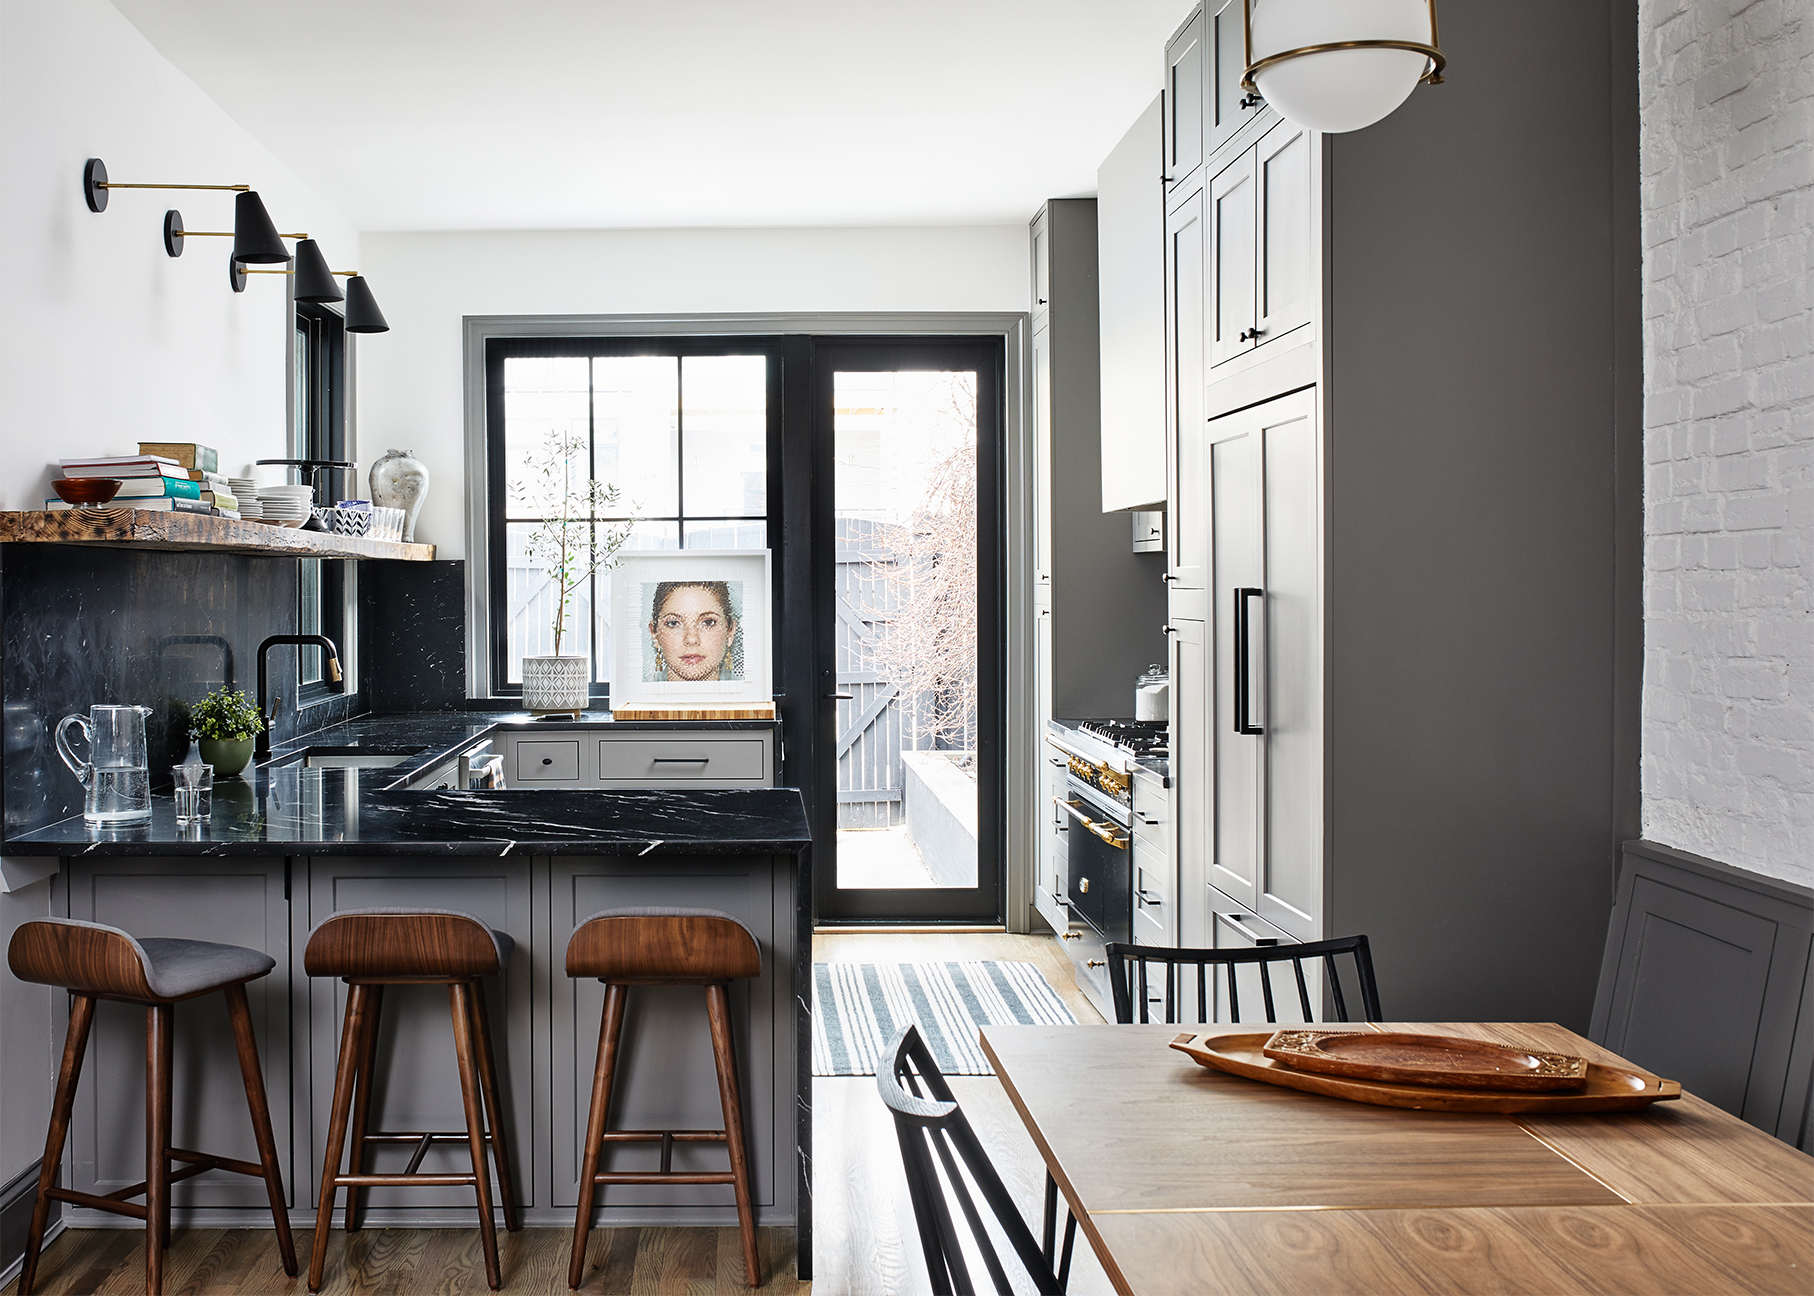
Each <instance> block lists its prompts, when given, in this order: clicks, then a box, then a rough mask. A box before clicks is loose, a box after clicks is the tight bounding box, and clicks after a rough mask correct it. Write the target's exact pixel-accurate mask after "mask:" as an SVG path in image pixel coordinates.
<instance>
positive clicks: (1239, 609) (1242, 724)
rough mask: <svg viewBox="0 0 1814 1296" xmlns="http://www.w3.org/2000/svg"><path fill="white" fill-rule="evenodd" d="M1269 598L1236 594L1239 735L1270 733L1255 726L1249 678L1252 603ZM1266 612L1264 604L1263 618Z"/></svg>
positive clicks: (1257, 592) (1244, 590)
mask: <svg viewBox="0 0 1814 1296" xmlns="http://www.w3.org/2000/svg"><path fill="white" fill-rule="evenodd" d="M1265 597H1266V591H1265V590H1262V589H1251V588H1239V589H1236V590H1235V633H1234V639H1235V643H1234V649H1235V651H1234V659H1235V678H1234V685H1235V705H1234V712H1235V717H1234V718H1235V732H1236V733H1238V734H1261V733H1265V732H1266V730H1265V729H1264V728H1262V727H1261V726H1259V725H1257V724H1254V723H1253V716H1252V714H1251V713H1252V710H1253V698H1252V697H1251V696H1250V692H1251V689H1250V684H1251V681H1250V679H1249V677H1250V676H1251V675H1252V674H1253V671H1252V669H1251V667H1252V662H1251V657H1250V644H1249V642H1248V641H1249V639H1250V638H1251V637H1252V636H1251V634H1250V633H1249V631H1250V626H1249V625H1248V608H1249V607H1251V606H1252V604H1251V603H1250V601H1249V600H1252V599H1256V598H1257V599H1264V598H1265ZM1265 609H1266V605H1265V603H1263V602H1262V603H1261V604H1260V610H1261V613H1262V614H1264V612H1265Z"/></svg>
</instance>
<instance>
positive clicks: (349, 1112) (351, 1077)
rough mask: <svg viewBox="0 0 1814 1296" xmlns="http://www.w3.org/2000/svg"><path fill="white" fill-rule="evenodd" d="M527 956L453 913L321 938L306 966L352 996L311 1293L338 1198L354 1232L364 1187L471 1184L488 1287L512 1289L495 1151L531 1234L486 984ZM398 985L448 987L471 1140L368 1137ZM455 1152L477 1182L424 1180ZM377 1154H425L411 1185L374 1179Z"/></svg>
mask: <svg viewBox="0 0 1814 1296" xmlns="http://www.w3.org/2000/svg"><path fill="white" fill-rule="evenodd" d="M515 947H516V942H515V941H513V940H512V939H511V938H510V937H509V936H507V935H506V934H505V933H503V932H499V931H493V930H491V929H490V928H489V927H487V926H485V924H483V923H481V922H480V921H479V920H478V919H477V918H474V917H473V916H472V915H471V914H463V913H457V912H455V911H453V910H451V909H389V908H385V909H342V910H341V911H340V912H339V913H336V914H334V915H333V916H331V917H329V918H327V919H325V920H324V921H323V922H322V923H321V924H320V925H319V926H317V927H316V928H315V930H314V931H312V932H310V933H309V943H308V948H307V949H306V950H305V951H304V953H303V956H302V963H303V969H304V971H306V972H307V973H308V974H309V975H310V976H312V977H317V976H319V977H339V978H340V979H341V980H342V981H345V982H346V983H347V985H349V986H350V987H352V988H351V990H350V991H349V992H348V994H347V1000H346V1017H345V1019H344V1020H343V1021H342V1023H341V1028H340V1064H339V1067H338V1068H337V1069H336V1070H335V1072H334V1103H333V1108H332V1114H331V1117H330V1119H329V1122H328V1142H327V1149H326V1155H325V1156H323V1158H322V1175H321V1206H320V1209H319V1210H318V1211H317V1212H316V1215H315V1245H314V1248H313V1251H312V1253H311V1255H310V1257H309V1291H311V1292H316V1291H319V1290H320V1289H321V1275H322V1271H323V1269H324V1268H325V1267H326V1264H327V1253H328V1233H329V1232H330V1231H331V1229H332V1227H333V1216H334V1197H335V1195H336V1193H337V1192H338V1190H339V1189H340V1188H341V1187H343V1186H344V1187H345V1188H346V1216H345V1221H346V1229H347V1232H349V1233H353V1232H357V1231H358V1228H359V1224H358V1214H359V1190H360V1189H361V1188H379V1187H398V1186H402V1185H408V1184H424V1185H432V1184H452V1185H466V1184H470V1185H471V1186H472V1190H473V1193H474V1195H475V1196H476V1197H477V1198H478V1204H479V1238H480V1240H481V1242H482V1244H483V1248H484V1252H485V1280H486V1281H487V1282H488V1283H489V1284H490V1285H491V1289H492V1290H493V1291H496V1290H497V1288H498V1286H499V1284H500V1283H501V1282H502V1277H501V1274H500V1272H499V1269H498V1239H497V1231H496V1229H495V1227H494V1226H493V1223H492V1218H491V1175H490V1173H489V1171H488V1168H487V1162H486V1152H485V1149H486V1145H487V1144H488V1143H489V1144H490V1147H491V1156H492V1158H493V1159H494V1160H495V1162H496V1165H497V1174H498V1196H499V1198H500V1204H501V1205H502V1206H503V1208H504V1227H505V1228H506V1229H508V1230H510V1231H511V1232H512V1233H514V1232H516V1231H517V1229H519V1228H521V1227H522V1221H521V1219H520V1217H519V1214H518V1210H517V1200H516V1192H515V1190H514V1189H513V1188H512V1186H511V1178H510V1145H509V1139H508V1136H507V1135H506V1134H505V1130H504V1127H505V1123H506V1122H505V1118H504V1113H503V1111H502V1109H501V1108H500V1106H499V1104H498V1075H497V1066H496V1062H495V1060H494V1055H493V1051H492V1047H491V1022H490V1019H489V1017H488V1016H487V1013H486V1010H485V987H484V985H483V983H482V981H481V978H483V977H488V976H496V975H498V974H499V973H500V972H502V971H503V970H504V968H505V967H506V966H508V965H509V963H510V954H511V951H512V950H513V949H514V948H515ZM387 985H444V986H446V987H447V998H448V1005H449V1008H450V1010H451V1012H452V1014H453V1035H454V1053H455V1055H456V1056H457V1057H458V1059H459V1065H460V1092H461V1096H462V1097H463V1098H464V1100H465V1106H466V1128H465V1129H464V1130H459V1131H434V1130H429V1131H422V1130H418V1131H415V1132H412V1133H395V1132H393V1133H374V1132H372V1131H370V1130H368V1129H367V1128H366V1117H367V1115H368V1113H369V1112H370V1110H371V1100H372V1082H373V1072H374V1055H375V1053H376V1049H377V1042H378V1018H379V1014H380V1013H381V1012H382V1010H383V1005H384V987H385V986H387ZM355 1088H357V1091H358V1096H357V1101H355V1098H354V1090H355ZM481 1100H482V1103H481ZM481 1107H482V1110H481ZM349 1129H350V1131H351V1134H352V1144H353V1146H352V1151H351V1155H350V1156H349V1157H348V1166H347V1171H346V1173H344V1174H342V1173H341V1172H340V1157H341V1152H342V1151H343V1150H344V1149H345V1145H346V1141H347V1134H348V1131H349ZM453 1141H459V1142H464V1143H465V1144H466V1145H467V1147H468V1149H469V1150H470V1151H471V1154H472V1173H471V1174H423V1173H418V1171H417V1167H418V1166H420V1165H421V1164H422V1158H423V1157H424V1156H426V1155H427V1154H428V1150H429V1148H430V1146H431V1145H433V1144H434V1143H437V1142H453ZM369 1143H411V1144H414V1145H415V1151H414V1153H413V1154H412V1155H411V1157H410V1161H409V1165H408V1167H407V1168H405V1170H404V1171H403V1173H401V1174H366V1173H365V1148H366V1145H367V1144H369Z"/></svg>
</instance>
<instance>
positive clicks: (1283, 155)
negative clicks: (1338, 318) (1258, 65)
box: [1207, 122, 1318, 368]
mask: <svg viewBox="0 0 1814 1296" xmlns="http://www.w3.org/2000/svg"><path fill="white" fill-rule="evenodd" d="M1315 142H1316V137H1315V134H1314V133H1313V132H1311V131H1308V130H1306V129H1304V128H1303V127H1301V126H1296V125H1293V124H1292V123H1290V122H1280V123H1279V124H1278V125H1276V126H1274V127H1273V128H1272V129H1271V130H1269V131H1267V132H1266V134H1265V135H1263V136H1261V137H1260V139H1259V140H1258V141H1257V142H1256V143H1255V144H1254V145H1253V147H1252V148H1249V149H1248V150H1247V151H1246V152H1244V153H1242V154H1240V155H1239V156H1238V157H1236V158H1235V159H1234V160H1232V161H1231V162H1229V163H1228V165H1227V166H1224V167H1223V168H1221V170H1219V171H1217V172H1216V173H1215V175H1214V176H1213V177H1212V178H1211V180H1210V182H1209V203H1208V213H1209V233H1208V240H1209V255H1208V261H1207V265H1208V270H1209V282H1208V293H1209V337H1208V342H1209V364H1210V366H1211V368H1214V367H1215V366H1217V365H1220V364H1224V363H1226V362H1227V361H1229V360H1233V359H1235V358H1237V357H1239V356H1243V355H1246V354H1247V353H1249V352H1251V351H1253V350H1255V349H1256V348H1259V347H1262V346H1268V345H1271V344H1272V343H1275V342H1277V341H1278V340H1279V339H1281V338H1283V337H1286V336H1287V335H1289V334H1290V333H1292V332H1293V331H1294V330H1296V329H1299V328H1301V327H1303V326H1304V325H1306V324H1308V323H1309V322H1310V318H1311V307H1312V305H1313V300H1312V299H1313V293H1314V291H1315V288H1316V284H1317V280H1318V277H1317V275H1316V274H1315V273H1314V271H1315V267H1314V265H1313V263H1312V256H1313V251H1314V249H1313V238H1314V228H1313V224H1312V216H1313V208H1312V202H1313V196H1312V191H1313V176H1312V168H1311V160H1312V154H1313V150H1314V147H1315Z"/></svg>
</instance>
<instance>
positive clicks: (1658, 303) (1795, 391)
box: [1639, 0, 1814, 884]
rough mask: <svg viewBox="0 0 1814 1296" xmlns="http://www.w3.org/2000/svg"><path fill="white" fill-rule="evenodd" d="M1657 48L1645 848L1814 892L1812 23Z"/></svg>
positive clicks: (1647, 171) (1731, 18) (1734, 23)
mask: <svg viewBox="0 0 1814 1296" xmlns="http://www.w3.org/2000/svg"><path fill="white" fill-rule="evenodd" d="M1639 40H1640V51H1639V93H1640V95H1641V100H1642V122H1643V142H1642V146H1641V147H1642V154H1641V165H1642V172H1643V220H1644V351H1645V356H1644V359H1645V365H1644V369H1645V373H1644V383H1645V401H1644V425H1645V451H1646V469H1645V473H1646V481H1645V545H1646V552H1645V563H1644V568H1645V571H1644V613H1645V634H1644V721H1643V724H1644V733H1643V785H1644V790H1643V797H1644V835H1645V836H1646V837H1649V838H1650V839H1652V840H1653V841H1658V842H1663V843H1665V844H1667V845H1670V846H1675V847H1678V848H1680V849H1683V850H1689V851H1694V852H1696V853H1698V854H1701V855H1707V856H1710V857H1712V858H1714V859H1717V860H1721V861H1723V862H1725V863H1728V864H1733V865H1736V866H1738V867H1740V868H1745V869H1750V870H1753V871H1755V872H1758V873H1764V874H1767V875H1769V876H1772V877H1777V878H1784V879H1788V880H1791V881H1796V882H1801V883H1803V884H1814V613H1811V612H1810V597H1809V577H1810V568H1811V567H1814V346H1811V345H1810V313H1811V311H1814V275H1811V273H1810V259H1811V258H1814V234H1811V230H1814V129H1811V123H1814V8H1811V7H1810V5H1809V4H1808V0H1641V2H1640V5H1639Z"/></svg>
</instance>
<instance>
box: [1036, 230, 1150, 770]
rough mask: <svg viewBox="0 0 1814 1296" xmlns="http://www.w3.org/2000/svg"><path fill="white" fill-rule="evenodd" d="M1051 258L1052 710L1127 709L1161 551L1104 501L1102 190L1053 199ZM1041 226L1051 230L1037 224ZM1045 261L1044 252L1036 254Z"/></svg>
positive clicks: (1040, 436)
mask: <svg viewBox="0 0 1814 1296" xmlns="http://www.w3.org/2000/svg"><path fill="white" fill-rule="evenodd" d="M1032 228H1033V231H1034V232H1035V234H1036V236H1037V237H1038V238H1039V239H1041V240H1043V241H1042V244H1041V245H1042V246H1043V247H1044V248H1045V256H1046V259H1047V261H1048V262H1049V275H1050V284H1051V289H1050V291H1051V294H1052V296H1051V303H1050V312H1049V314H1048V315H1047V317H1046V319H1045V322H1044V324H1043V325H1041V324H1040V322H1039V321H1037V320H1036V321H1035V323H1034V329H1033V344H1032V362H1033V373H1032V378H1033V428H1032V434H1033V456H1032V458H1033V462H1034V490H1033V517H1034V533H1035V542H1034V547H1035V552H1036V554H1038V557H1037V558H1036V566H1037V568H1038V571H1039V572H1040V573H1043V575H1044V578H1045V579H1043V580H1042V579H1040V578H1039V577H1037V576H1036V578H1035V591H1034V600H1033V601H1034V605H1035V606H1036V607H1046V608H1049V609H1050V616H1049V618H1048V631H1049V643H1050V658H1051V674H1050V692H1051V706H1052V710H1051V711H1050V712H1048V713H1044V714H1041V715H1039V716H1038V717H1036V720H1035V728H1034V735H1033V738H1034V741H1035V742H1037V741H1038V735H1039V734H1041V733H1043V732H1044V730H1045V721H1046V719H1047V718H1049V716H1050V715H1058V716H1066V717H1084V716H1112V715H1126V714H1127V713H1128V711H1129V708H1130V707H1131V706H1132V705H1133V689H1134V680H1135V678H1136V677H1137V676H1138V675H1139V674H1140V672H1141V671H1142V670H1143V669H1144V668H1145V667H1146V665H1147V664H1148V663H1149V662H1152V661H1154V660H1156V658H1157V656H1158V650H1159V648H1160V626H1161V625H1162V624H1163V622H1164V619H1165V602H1164V593H1163V589H1162V587H1161V585H1160V583H1159V580H1158V576H1159V568H1160V560H1159V558H1158V556H1157V555H1151V554H1136V553H1133V552H1131V551H1130V547H1129V543H1128V522H1127V519H1126V517H1124V516H1122V515H1121V514H1118V513H1104V512H1103V510H1102V453H1103V451H1102V439H1101V425H1102V398H1101V383H1100V375H1101V348H1100V330H1099V309H1098V293H1097V275H1098V261H1097V221H1096V200H1095V199H1093V198H1066V199H1054V200H1052V201H1051V202H1048V203H1047V204H1046V205H1045V207H1044V208H1043V209H1042V210H1041V213H1040V216H1039V217H1038V218H1036V220H1035V221H1034V222H1033V227H1032ZM1039 231H1043V234H1039V233H1038V232H1039ZM1033 260H1034V262H1035V265H1036V266H1037V264H1038V262H1039V260H1040V258H1039V256H1034V258H1033Z"/></svg>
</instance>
